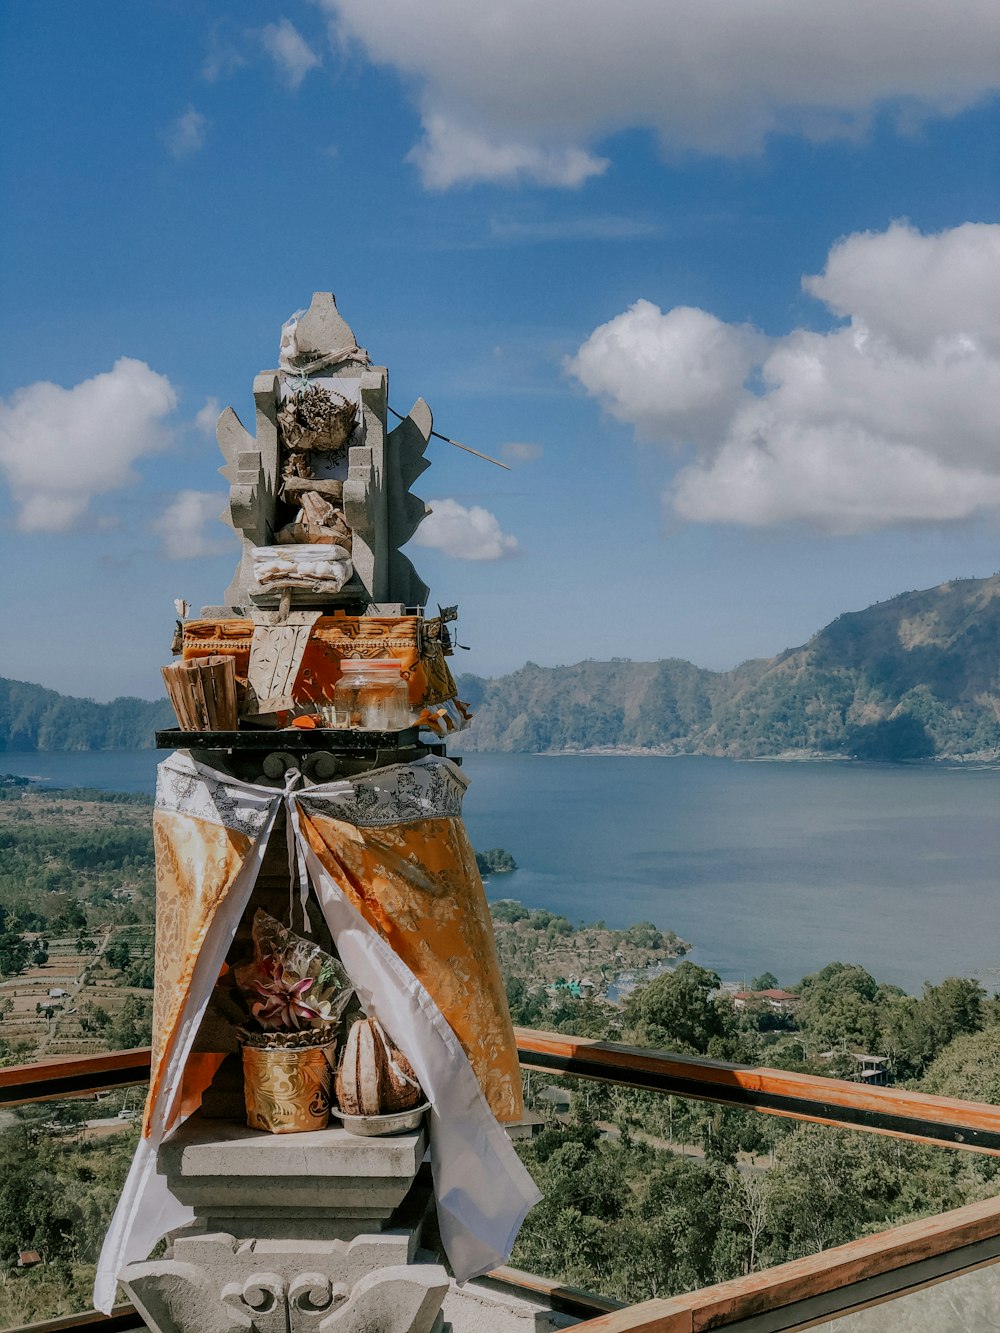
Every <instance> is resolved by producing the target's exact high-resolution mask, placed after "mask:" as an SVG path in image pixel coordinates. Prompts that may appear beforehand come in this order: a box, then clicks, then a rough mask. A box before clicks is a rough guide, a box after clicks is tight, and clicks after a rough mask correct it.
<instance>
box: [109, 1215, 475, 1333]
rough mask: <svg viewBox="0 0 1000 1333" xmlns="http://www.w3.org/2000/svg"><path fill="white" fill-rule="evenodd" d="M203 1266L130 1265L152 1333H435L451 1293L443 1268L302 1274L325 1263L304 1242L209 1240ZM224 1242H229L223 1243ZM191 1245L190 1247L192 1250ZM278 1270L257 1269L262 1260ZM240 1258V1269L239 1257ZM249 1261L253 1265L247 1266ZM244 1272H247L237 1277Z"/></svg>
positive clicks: (131, 1287) (130, 1285) (129, 1283)
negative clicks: (220, 1257)
mask: <svg viewBox="0 0 1000 1333" xmlns="http://www.w3.org/2000/svg"><path fill="white" fill-rule="evenodd" d="M205 1240H206V1241H207V1242H208V1243H209V1252H208V1253H207V1254H206V1255H205V1259H206V1263H205V1265H204V1266H202V1264H199V1263H192V1262H190V1261H185V1260H177V1259H161V1260H156V1261H153V1262H150V1263H142V1264H131V1265H130V1266H129V1267H128V1269H127V1270H126V1271H125V1273H124V1275H123V1279H122V1281H123V1285H124V1287H125V1289H126V1291H127V1292H128V1293H129V1296H130V1297H131V1298H132V1301H133V1303H134V1304H135V1306H136V1308H137V1309H138V1311H139V1312H140V1314H141V1315H142V1317H143V1319H145V1321H146V1323H147V1324H148V1326H149V1328H150V1329H152V1330H154V1333H372V1330H374V1329H378V1330H379V1333H434V1330H435V1329H436V1328H440V1319H439V1314H440V1310H441V1305H442V1302H443V1301H444V1297H445V1294H446V1292H447V1291H448V1286H449V1279H448V1274H447V1273H446V1272H445V1270H444V1269H443V1268H442V1267H441V1266H440V1265H438V1264H406V1263H403V1264H397V1265H392V1266H387V1267H379V1268H376V1269H375V1270H374V1271H372V1272H370V1273H367V1274H365V1275H364V1276H363V1277H360V1278H358V1279H357V1280H356V1281H354V1282H353V1284H349V1282H348V1281H344V1280H341V1279H342V1278H343V1277H344V1276H345V1275H344V1274H338V1273H337V1272H336V1271H334V1272H330V1271H326V1272H324V1271H321V1270H320V1269H319V1268H318V1267H317V1268H316V1269H315V1270H308V1269H303V1268H302V1267H301V1265H302V1261H303V1259H305V1260H306V1262H308V1261H310V1260H312V1261H314V1262H315V1261H316V1260H321V1259H322V1257H323V1254H322V1251H317V1252H315V1253H312V1254H310V1252H309V1247H308V1244H307V1243H303V1244H302V1245H296V1246H295V1247H294V1249H295V1251H297V1253H295V1252H293V1251H291V1250H290V1248H289V1247H287V1246H286V1247H284V1251H283V1250H282V1248H281V1247H278V1246H272V1247H270V1250H271V1252H270V1253H268V1250H269V1247H268V1246H267V1245H262V1244H261V1243H260V1242H257V1243H256V1245H255V1243H254V1242H253V1241H248V1242H245V1243H244V1244H243V1245H240V1246H237V1247H236V1248H235V1252H234V1243H233V1241H232V1238H231V1237H222V1236H219V1237H205ZM213 1241H217V1242H222V1248H223V1250H224V1252H225V1253H226V1254H227V1255H228V1258H229V1260H230V1269H229V1272H230V1273H234V1274H235V1276H231V1277H230V1278H229V1280H228V1281H226V1280H225V1278H226V1277H227V1276H228V1274H227V1272H226V1270H225V1269H222V1270H219V1269H217V1268H216V1267H215V1264H214V1263H213V1262H212V1258H213V1256H212V1254H211V1248H212V1242H213ZM226 1242H229V1243H228V1244H226ZM189 1248H190V1247H189ZM262 1258H263V1259H264V1260H265V1262H267V1261H268V1260H272V1261H277V1262H274V1266H273V1268H261V1267H253V1266H252V1265H253V1263H254V1262H255V1261H256V1263H257V1264H259V1263H260V1260H261V1259H262ZM241 1259H242V1260H243V1261H244V1262H243V1264H242V1265H241V1263H240V1260H241ZM246 1260H250V1264H251V1267H249V1268H247V1266H246ZM241 1267H242V1268H243V1270H244V1271H243V1272H240V1269H241Z"/></svg>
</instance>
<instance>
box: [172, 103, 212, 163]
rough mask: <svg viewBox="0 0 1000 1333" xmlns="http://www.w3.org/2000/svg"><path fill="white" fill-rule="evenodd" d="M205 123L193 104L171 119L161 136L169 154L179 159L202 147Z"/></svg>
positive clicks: (203, 144) (206, 122)
mask: <svg viewBox="0 0 1000 1333" xmlns="http://www.w3.org/2000/svg"><path fill="white" fill-rule="evenodd" d="M207 124H208V121H207V120H206V119H205V117H204V116H203V115H202V114H201V112H200V111H196V110H195V109H194V107H193V106H189V107H188V109H187V110H186V111H185V112H184V114H183V115H182V116H178V117H177V119H176V120H174V121H171V123H170V124H169V125H168V126H167V128H166V129H165V130H164V131H163V134H162V136H161V137H162V139H163V142H164V143H165V144H166V146H167V152H168V153H169V154H170V156H171V157H175V158H176V159H177V160H178V161H180V160H181V158H184V157H190V156H191V154H192V153H197V152H199V151H200V150H201V149H202V148H204V146H205V127H206V125H207Z"/></svg>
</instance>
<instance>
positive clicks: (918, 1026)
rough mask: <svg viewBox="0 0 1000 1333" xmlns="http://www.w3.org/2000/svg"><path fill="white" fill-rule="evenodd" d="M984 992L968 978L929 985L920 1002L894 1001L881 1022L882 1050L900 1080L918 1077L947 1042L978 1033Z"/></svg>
mask: <svg viewBox="0 0 1000 1333" xmlns="http://www.w3.org/2000/svg"><path fill="white" fill-rule="evenodd" d="M985 1001H986V992H985V991H984V990H983V988H982V986H981V985H980V984H979V982H978V981H975V980H973V979H971V978H969V977H946V978H945V980H944V981H942V982H941V984H940V985H938V986H932V985H931V984H930V983H929V982H928V983H927V984H925V986H924V993H923V997H922V998H921V999H919V1000H918V999H914V998H913V997H912V996H900V997H897V998H895V999H894V1000H893V1001H892V1002H891V1003H890V1004H889V1006H888V1008H887V1009H886V1012H885V1016H884V1020H883V1032H882V1041H883V1049H884V1050H885V1051H886V1053H887V1054H889V1055H890V1056H891V1057H892V1061H893V1065H894V1068H895V1070H896V1074H897V1076H898V1077H901V1078H915V1077H919V1076H920V1075H921V1074H922V1073H923V1072H924V1071H925V1070H926V1069H927V1067H928V1066H929V1065H930V1064H931V1062H932V1061H933V1060H934V1059H935V1057H936V1056H937V1055H938V1054H939V1052H941V1051H943V1050H944V1049H945V1047H946V1046H947V1045H948V1043H949V1042H951V1041H953V1040H954V1038H955V1037H957V1036H959V1035H961V1034H962V1033H971V1032H978V1031H979V1030H980V1029H981V1028H982V1027H983V1025H984V1022H985Z"/></svg>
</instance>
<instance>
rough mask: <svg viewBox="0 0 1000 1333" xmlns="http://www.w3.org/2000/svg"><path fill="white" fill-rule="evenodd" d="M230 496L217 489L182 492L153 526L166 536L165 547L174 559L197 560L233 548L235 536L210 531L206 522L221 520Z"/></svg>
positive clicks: (156, 531) (223, 553)
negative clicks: (207, 531)
mask: <svg viewBox="0 0 1000 1333" xmlns="http://www.w3.org/2000/svg"><path fill="white" fill-rule="evenodd" d="M225 504H226V496H225V494H224V493H222V492H217V491H178V492H177V494H176V496H175V497H174V499H173V500H172V501H171V502H170V504H169V505H168V506H167V508H166V509H165V510H164V511H163V513H162V514H161V515H160V517H159V518H157V519H154V520H153V523H152V525H151V526H152V529H153V531H154V532H155V533H158V534H159V536H160V537H162V538H163V549H164V551H165V553H166V555H167V556H168V557H169V558H170V559H171V560H195V559H200V558H202V557H205V556H213V555H225V553H226V552H227V551H229V550H231V549H232V547H233V536H232V533H230V534H229V536H228V538H227V537H226V536H215V535H214V534H215V532H218V531H219V529H218V528H215V529H214V530H213V532H212V535H209V533H206V531H205V525H206V524H207V523H209V522H215V523H217V522H218V519H219V515H220V514H221V513H222V511H223V508H224V507H225Z"/></svg>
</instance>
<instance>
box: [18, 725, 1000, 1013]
mask: <svg viewBox="0 0 1000 1333" xmlns="http://www.w3.org/2000/svg"><path fill="white" fill-rule="evenodd" d="M160 757H161V756H160V755H159V754H157V753H156V752H154V751H139V752H135V751H129V752H110V753H108V752H105V753H99V752H98V753H84V754H53V753H41V754H15V753H0V772H10V773H19V774H22V775H26V776H32V777H40V778H43V779H44V780H45V781H46V782H47V783H49V784H50V785H51V784H57V785H73V786H94V787H102V788H105V789H107V790H116V791H152V790H153V783H154V773H155V767H156V763H157V762H158V760H159V758H160ZM464 769H465V772H466V775H467V776H468V777H469V778H470V779H471V780H472V781H471V786H470V788H469V793H468V796H467V798H466V806H465V814H466V821H467V823H468V826H469V831H470V834H471V836H472V839H473V842H474V843H475V845H476V846H477V847H480V848H486V847H505V848H507V849H508V850H509V851H510V852H512V853H513V854H514V856H515V858H516V859H517V862H518V864H519V867H520V869H518V870H517V871H516V872H515V873H514V874H511V875H506V876H497V877H494V879H493V880H492V882H491V883H490V885H489V891H490V893H491V895H492V896H496V897H512V898H519V899H520V900H521V901H522V902H524V903H525V904H527V905H529V906H532V907H547V908H549V909H551V910H552V911H557V912H562V913H564V914H565V915H566V916H568V917H570V919H571V920H573V921H574V922H576V921H581V920H587V921H593V920H597V919H599V918H603V919H604V920H605V921H606V922H607V923H608V924H609V925H614V926H619V925H621V926H623V925H628V924H629V923H630V922H633V921H640V920H649V921H653V922H655V923H656V924H657V925H658V926H660V927H662V928H667V927H670V928H672V929H674V930H676V931H677V933H678V934H679V935H681V936H683V937H684V938H685V939H687V940H690V941H691V942H692V944H693V945H694V950H693V953H692V955H691V956H692V957H693V958H694V960H695V961H696V962H699V963H701V964H703V965H704V966H706V967H711V968H713V969H715V970H716V971H717V972H718V973H719V974H720V975H721V976H722V977H723V978H724V979H726V980H734V981H738V980H741V979H742V978H743V976H744V975H746V976H747V977H748V978H750V977H752V976H754V975H755V974H757V973H760V972H763V971H770V972H773V973H774V974H775V975H776V976H777V977H778V978H779V980H780V981H781V982H782V983H784V984H786V985H787V984H791V983H793V982H795V981H797V980H798V979H799V977H800V976H802V975H803V974H804V973H805V972H810V971H814V970H816V969H817V968H819V967H822V966H823V965H824V964H825V963H828V962H830V961H831V960H833V959H840V960H842V961H844V962H857V963H861V964H863V965H864V966H865V967H867V968H868V969H869V970H870V971H871V972H872V973H874V975H875V976H877V977H878V978H879V979H880V980H883V981H892V982H895V983H896V984H897V985H900V986H904V987H906V989H908V990H913V991H919V989H920V987H921V985H922V983H923V982H924V981H925V980H930V981H940V980H941V979H942V978H943V977H945V976H949V975H960V976H978V977H979V978H980V979H981V980H982V981H983V982H984V983H985V984H986V985H987V986H988V987H990V989H996V988H997V987H1000V913H998V908H1000V769H998V768H985V767H984V768H973V767H955V768H947V767H942V766H938V765H929V764H928V765H912V766H910V765H900V766H893V765H880V764H856V763H850V764H848V763H823V762H800V763H777V762H775V763H763V762H757V763H737V762H733V761H731V760H725V759H707V758H683V759H667V758H653V757H641V758H640V757H634V758H633V757H626V756H621V757H619V756H579V757H577V756H561V755H560V756H544V755H486V754H473V755H469V756H468V757H467V758H466V760H465V765H464Z"/></svg>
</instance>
